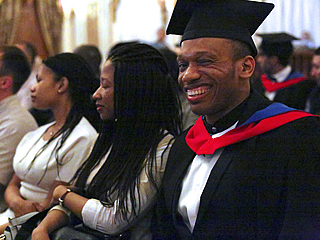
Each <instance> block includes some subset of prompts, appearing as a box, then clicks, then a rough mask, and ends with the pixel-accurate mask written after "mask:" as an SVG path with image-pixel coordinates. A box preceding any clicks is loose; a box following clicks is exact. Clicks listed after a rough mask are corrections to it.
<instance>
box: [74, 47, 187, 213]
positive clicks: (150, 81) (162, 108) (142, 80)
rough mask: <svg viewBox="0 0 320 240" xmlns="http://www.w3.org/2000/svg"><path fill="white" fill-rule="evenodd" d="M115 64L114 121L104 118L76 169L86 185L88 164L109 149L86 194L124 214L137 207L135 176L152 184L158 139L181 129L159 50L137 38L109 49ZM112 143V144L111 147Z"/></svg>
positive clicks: (79, 184)
mask: <svg viewBox="0 0 320 240" xmlns="http://www.w3.org/2000/svg"><path fill="white" fill-rule="evenodd" d="M107 60H111V62H112V65H113V67H114V111H115V118H116V121H113V122H111V121H107V122H105V126H104V128H103V130H102V132H101V133H100V135H99V138H98V140H97V141H96V144H95V146H94V148H93V151H92V153H91V155H90V156H89V158H88V159H87V161H86V162H85V163H84V165H83V166H82V167H81V168H80V170H79V171H78V174H76V175H77V180H76V186H77V187H79V189H84V188H85V187H86V182H87V179H88V176H89V175H90V172H91V171H92V169H93V168H94V167H95V166H96V165H97V164H98V163H99V162H100V161H101V159H102V158H103V157H104V156H105V154H106V153H107V152H108V151H110V153H109V155H108V157H107V159H106V161H105V163H104V164H103V166H102V167H101V168H100V170H99V171H98V173H97V174H96V175H95V177H94V178H93V179H92V181H91V183H90V184H89V185H88V188H87V192H86V194H85V195H86V196H87V197H94V198H97V199H99V200H100V201H101V202H102V203H103V204H105V205H110V206H111V205H113V201H114V199H115V198H114V196H116V199H118V201H119V209H120V211H121V213H122V215H123V216H124V218H125V219H126V218H127V214H126V213H128V210H129V208H128V206H130V205H131V206H132V211H133V214H137V213H138V212H136V210H135V207H138V211H139V207H140V206H139V205H137V204H138V202H139V199H136V197H135V193H136V191H138V195H139V183H140V182H139V179H140V178H139V177H140V174H141V172H142V170H143V168H144V167H146V166H148V169H147V175H148V178H149V180H150V182H151V183H152V184H153V185H154V186H155V187H156V188H157V186H156V183H155V178H154V176H153V174H152V169H154V167H156V166H155V164H156V161H155V158H156V150H157V146H158V144H159V142H160V141H161V140H162V139H163V137H164V136H166V135H167V134H171V135H173V136H177V135H178V134H179V133H180V131H181V110H180V109H181V108H180V101H179V96H178V89H177V85H176V83H175V81H174V80H173V79H172V77H171V76H170V73H169V70H168V67H167V64H166V61H165V59H164V58H163V56H162V55H161V54H160V52H159V51H158V50H156V49H155V48H153V47H151V46H149V45H147V44H142V43H128V44H123V45H118V46H117V47H115V48H112V50H111V51H110V53H109V56H108V59H107ZM110 149H111V150H110Z"/></svg>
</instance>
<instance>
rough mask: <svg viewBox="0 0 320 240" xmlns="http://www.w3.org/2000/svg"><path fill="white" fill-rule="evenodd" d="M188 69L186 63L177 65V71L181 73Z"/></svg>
mask: <svg viewBox="0 0 320 240" xmlns="http://www.w3.org/2000/svg"><path fill="white" fill-rule="evenodd" d="M187 67H188V64H186V63H179V71H180V72H183V71H184V70H185V69H186V68H187Z"/></svg>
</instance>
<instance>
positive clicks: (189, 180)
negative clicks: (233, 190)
mask: <svg viewBox="0 0 320 240" xmlns="http://www.w3.org/2000/svg"><path fill="white" fill-rule="evenodd" d="M237 123H238V122H237ZM237 123H235V124H234V125H233V126H231V127H230V128H228V129H226V130H224V131H222V132H219V133H216V134H214V135H212V138H217V137H220V136H222V135H224V134H225V133H227V132H229V131H230V130H232V129H234V128H235V127H236V125H237ZM222 151H223V148H220V149H217V150H216V151H215V153H214V154H208V155H197V156H195V158H194V159H193V161H192V163H191V164H190V166H189V169H188V171H187V174H186V175H185V177H184V180H183V182H182V190H181V194H180V198H179V203H178V212H179V213H180V214H181V216H182V218H183V221H184V223H185V224H186V225H187V227H188V228H189V230H190V231H191V232H193V228H194V226H195V223H196V220H197V216H198V210H199V205H200V198H201V195H202V192H203V190H204V188H205V186H206V183H207V180H208V178H209V175H210V173H211V170H212V169H213V167H214V165H215V164H216V162H217V161H218V159H219V157H220V155H221V153H222Z"/></svg>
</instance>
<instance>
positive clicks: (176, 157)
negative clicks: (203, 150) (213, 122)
mask: <svg viewBox="0 0 320 240" xmlns="http://www.w3.org/2000/svg"><path fill="white" fill-rule="evenodd" d="M269 104H270V101H268V100H266V99H264V98H263V97H262V96H261V95H259V94H256V93H253V94H251V95H250V97H249V99H248V101H247V106H246V108H245V109H246V110H245V112H243V114H242V115H241V117H240V119H239V121H240V124H241V123H243V122H244V121H245V120H246V119H248V118H249V117H250V116H251V115H252V114H253V113H254V112H256V111H258V110H260V109H263V108H265V107H266V106H268V105H269ZM186 134H187V131H186V132H184V133H183V134H182V135H181V136H180V137H178V138H177V139H176V141H175V143H174V145H173V146H172V148H171V151H170V154H169V159H168V162H167V168H166V172H165V174H164V178H163V183H162V187H161V189H160V192H159V196H158V201H157V205H156V208H155V217H154V218H153V222H152V230H153V233H154V239H318V238H320V123H319V119H318V117H305V118H301V119H298V120H295V121H293V122H290V123H288V124H285V125H283V126H280V127H278V128H277V129H273V130H271V131H269V132H267V133H264V134H261V135H258V136H255V137H253V138H250V139H247V140H244V141H242V142H238V143H235V144H232V145H229V146H227V147H225V148H224V150H223V153H222V155H221V156H220V158H219V160H218V161H217V163H216V165H215V166H214V168H213V169H212V171H211V174H210V176H209V179H208V181H207V183H206V186H205V189H204V191H203V193H202V196H201V202H200V206H199V212H198V217H197V221H196V224H195V227H194V230H193V232H192V233H191V232H190V231H189V229H188V228H187V227H186V225H185V224H184V222H183V221H182V218H181V216H180V214H179V213H178V212H177V206H178V200H179V196H180V192H181V184H182V181H183V178H184V176H185V174H186V171H187V169H188V167H189V165H190V164H191V162H192V160H193V158H194V157H195V153H194V152H193V151H192V150H191V149H190V148H189V147H188V146H187V144H186V141H185V137H186Z"/></svg>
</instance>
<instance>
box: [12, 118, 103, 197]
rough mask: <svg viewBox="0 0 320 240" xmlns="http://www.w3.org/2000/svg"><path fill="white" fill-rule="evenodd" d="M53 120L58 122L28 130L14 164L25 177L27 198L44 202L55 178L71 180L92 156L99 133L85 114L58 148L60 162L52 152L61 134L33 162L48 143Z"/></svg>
mask: <svg viewBox="0 0 320 240" xmlns="http://www.w3.org/2000/svg"><path fill="white" fill-rule="evenodd" d="M52 124H54V123H49V124H46V125H44V126H41V127H40V128H38V129H37V130H35V131H32V132H30V133H28V134H26V135H25V136H24V137H23V139H22V140H21V142H20V143H19V145H18V147H17V150H16V154H15V156H14V159H13V167H14V171H15V173H16V174H17V175H18V177H19V178H20V179H21V187H20V194H21V196H22V197H24V198H25V199H28V200H33V201H37V202H42V201H44V200H45V198H46V196H47V194H48V191H49V189H50V187H51V185H52V184H53V182H54V181H63V182H68V181H70V180H71V178H72V177H73V175H74V174H75V172H76V171H77V169H78V168H79V167H80V165H81V164H82V163H83V162H84V161H85V160H86V158H87V157H88V155H89V153H90V152H91V150H92V147H93V145H94V142H95V140H96V138H97V136H98V134H97V132H96V130H95V129H94V128H93V127H92V126H91V124H90V123H89V122H88V120H87V119H85V118H82V119H81V121H80V122H79V123H78V125H77V126H76V127H75V128H74V129H73V131H72V132H71V134H70V135H69V137H68V138H67V139H66V141H65V143H64V144H63V146H62V148H61V149H60V150H59V151H58V159H59V162H60V164H59V165H58V164H57V162H56V157H55V155H54V154H53V155H52V152H53V151H54V148H55V147H56V144H57V142H58V141H61V135H60V136H59V137H57V138H56V139H54V140H53V141H52V142H51V143H50V144H49V145H48V147H47V148H46V149H45V150H44V151H43V152H42V153H41V154H40V155H39V156H38V157H37V158H36V159H35V160H34V162H33V164H32V165H31V162H32V161H33V159H34V157H35V155H36V154H37V153H39V150H40V149H41V148H42V147H43V146H44V145H45V144H46V142H47V141H44V140H43V134H44V133H45V132H46V130H47V129H48V128H49V127H50V126H51V125H52ZM58 145H59V144H58Z"/></svg>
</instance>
